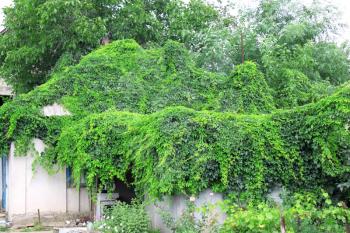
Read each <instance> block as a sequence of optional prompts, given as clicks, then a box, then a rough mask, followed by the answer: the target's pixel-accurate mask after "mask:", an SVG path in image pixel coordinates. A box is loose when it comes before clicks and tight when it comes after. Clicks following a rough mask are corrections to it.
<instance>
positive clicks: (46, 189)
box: [8, 139, 91, 220]
mask: <svg viewBox="0 0 350 233" xmlns="http://www.w3.org/2000/svg"><path fill="white" fill-rule="evenodd" d="M33 143H34V148H35V150H36V152H33V151H31V152H28V153H27V155H25V156H15V153H14V152H15V145H14V143H12V144H11V150H10V155H9V183H8V216H9V220H12V219H13V218H15V217H16V216H22V217H23V216H36V214H37V211H38V209H40V213H41V214H42V215H45V214H50V215H52V214H64V213H78V212H79V209H80V212H89V211H90V209H91V207H90V198H89V195H88V192H87V190H86V189H81V191H80V198H79V192H78V190H77V189H75V188H67V187H66V173H65V171H60V172H58V173H56V174H54V175H49V174H48V173H47V171H46V170H45V169H43V168H42V167H40V166H38V167H37V168H36V170H35V171H34V173H33V170H32V165H33V161H34V159H35V156H38V154H37V152H39V153H41V152H43V151H44V149H45V145H44V143H43V141H41V140H40V139H34V140H33ZM79 201H80V204H79ZM79 206H80V207H79Z"/></svg>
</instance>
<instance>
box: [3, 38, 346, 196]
mask: <svg viewBox="0 0 350 233" xmlns="http://www.w3.org/2000/svg"><path fill="white" fill-rule="evenodd" d="M349 95H350V86H349V84H346V85H344V86H343V87H342V88H341V89H340V90H339V91H338V92H336V93H335V94H333V95H331V96H329V97H326V98H324V99H322V100H320V101H318V102H317V103H314V104H309V105H305V106H303V107H298V108H294V109H291V110H275V104H274V100H273V98H272V94H271V91H270V89H269V87H268V85H267V84H266V81H265V79H264V77H263V75H262V73H261V72H260V71H259V70H258V69H257V67H256V65H255V64H254V63H252V62H246V63H244V64H242V65H240V66H237V67H236V68H235V70H234V71H233V72H232V75H231V76H228V77H225V76H221V75H218V74H215V73H209V72H206V71H203V70H202V69H199V68H197V67H196V66H195V65H194V62H192V59H191V57H190V55H189V54H188V52H187V51H186V50H185V49H184V47H183V46H182V45H181V44H179V43H176V42H172V41H170V42H168V43H167V44H166V45H165V46H164V47H163V48H159V49H150V50H144V49H142V48H141V47H140V46H139V45H138V44H137V43H136V42H134V41H132V40H123V41H116V42H114V43H111V44H109V45H107V46H103V47H101V48H100V49H98V50H96V51H94V52H93V53H91V54H89V55H87V56H85V57H84V58H83V59H82V60H81V62H80V63H79V64H78V65H76V66H72V67H65V68H60V69H58V70H57V72H56V73H54V74H53V77H52V78H51V79H50V80H49V81H48V82H47V83H45V84H44V85H42V86H40V87H38V88H36V89H35V90H33V91H32V92H29V93H28V94H25V95H20V96H18V97H16V98H15V99H14V100H13V101H11V102H8V103H6V104H5V105H4V106H3V107H1V108H0V129H1V130H0V145H1V152H2V153H8V150H9V145H10V143H11V142H12V141H14V142H15V143H16V153H17V154H25V152H26V151H27V150H28V148H30V146H31V143H30V142H31V140H32V138H40V139H42V140H44V142H45V143H46V145H47V146H48V147H47V149H46V151H45V153H44V155H42V156H41V158H40V161H39V162H40V163H41V164H42V165H44V166H45V167H46V168H48V169H50V168H52V167H53V166H52V165H53V164H59V165H60V166H61V167H64V166H70V167H72V169H73V176H74V177H75V178H76V179H77V180H79V178H80V175H81V174H82V173H83V172H84V173H85V174H86V175H87V183H88V186H89V187H90V189H91V190H93V189H94V188H95V187H96V186H95V183H96V181H98V183H99V187H98V188H102V187H105V186H107V187H108V186H109V185H111V184H113V182H114V180H115V179H116V178H118V179H120V180H123V181H126V180H127V179H126V176H127V174H128V173H131V174H132V177H133V182H132V185H134V187H135V188H136V190H137V191H138V193H139V194H140V195H143V194H145V193H148V194H149V195H150V196H152V197H159V196H162V195H165V194H174V193H187V194H194V193H198V192H200V191H201V190H203V189H205V188H208V187H211V188H213V189H214V190H216V191H220V192H226V193H229V192H235V193H238V194H239V195H240V197H242V198H249V199H252V198H253V199H257V198H261V197H263V196H264V194H266V193H267V192H268V190H269V189H270V188H271V187H273V186H274V185H275V184H281V185H283V186H284V187H286V188H287V189H289V190H296V189H315V188H319V187H323V188H324V187H326V186H329V185H333V187H335V186H336V184H337V182H345V181H346V179H347V174H348V173H349V170H350V169H349V168H350V166H349V164H348V157H349V155H348V151H349V147H350V144H349V143H350V134H349V124H350V119H349V116H350V114H349V111H350V108H349V106H350V98H349ZM55 102H56V103H59V104H62V105H63V106H65V108H67V110H69V111H70V112H71V113H72V115H70V116H64V117H45V116H44V115H43V113H42V110H41V109H42V108H43V107H44V106H46V105H49V104H53V103H55ZM93 191H97V190H93Z"/></svg>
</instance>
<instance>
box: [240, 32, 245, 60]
mask: <svg viewBox="0 0 350 233" xmlns="http://www.w3.org/2000/svg"><path fill="white" fill-rule="evenodd" d="M243 36H244V35H243V30H241V57H242V64H243V63H244V40H243Z"/></svg>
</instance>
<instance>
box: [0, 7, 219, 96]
mask: <svg viewBox="0 0 350 233" xmlns="http://www.w3.org/2000/svg"><path fill="white" fill-rule="evenodd" d="M13 3H14V7H8V8H6V9H5V24H4V26H5V27H6V33H5V34H4V35H1V36H0V72H1V74H2V77H4V78H5V79H6V80H7V82H8V83H9V84H11V85H12V86H13V88H14V89H15V90H16V92H17V93H23V92H28V91H29V90H32V89H33V88H34V87H36V86H37V85H40V84H42V83H44V82H45V81H47V80H48V78H49V77H50V73H51V72H52V70H56V69H57V66H60V64H61V63H64V64H67V63H68V64H73V63H76V62H77V61H79V59H80V57H81V56H82V55H84V54H87V53H88V52H91V51H92V50H93V49H94V48H96V47H97V46H98V45H99V44H100V40H101V39H102V38H105V37H108V39H135V40H136V41H137V42H138V43H139V44H142V45H144V46H146V45H147V44H161V45H162V44H164V42H165V41H166V40H168V39H174V40H177V41H180V42H183V43H185V44H187V45H190V44H191V43H192V41H193V39H192V38H193V35H194V34H196V33H197V32H199V31H201V30H202V29H204V28H207V27H208V25H209V23H210V22H211V21H213V20H215V19H217V17H218V13H217V12H216V11H215V10H214V9H213V8H212V7H210V6H208V5H207V4H205V3H204V2H203V1H202V0H191V1H189V4H185V3H183V2H182V1H178V0H132V1H129V0H128V1H125V0H102V1H101V0H84V1H79V0H45V1H42V0H25V1H24V0H14V1H13Z"/></svg>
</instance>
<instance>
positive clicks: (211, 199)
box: [147, 189, 226, 233]
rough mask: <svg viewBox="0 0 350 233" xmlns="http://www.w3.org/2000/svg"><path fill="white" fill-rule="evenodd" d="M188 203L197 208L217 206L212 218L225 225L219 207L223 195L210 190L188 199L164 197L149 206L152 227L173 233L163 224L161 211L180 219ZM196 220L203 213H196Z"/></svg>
mask: <svg viewBox="0 0 350 233" xmlns="http://www.w3.org/2000/svg"><path fill="white" fill-rule="evenodd" d="M188 201H193V202H194V204H195V206H196V207H198V208H200V207H203V206H205V205H215V206H217V207H216V208H214V209H213V210H212V213H211V216H215V219H216V221H217V222H218V223H223V222H224V220H225V219H226V215H225V214H224V213H223V211H222V210H221V209H220V207H219V205H220V203H222V201H223V195H222V194H220V193H214V192H212V191H211V190H210V189H207V190H205V191H203V192H201V193H200V194H199V195H198V196H197V197H191V198H190V197H186V196H184V195H176V196H172V197H164V198H163V200H162V201H157V202H156V203H155V204H150V205H148V206H147V212H148V214H149V215H150V217H151V222H152V226H153V228H155V229H159V230H160V231H161V232H162V233H171V231H170V230H169V229H168V228H167V227H166V226H165V224H164V223H163V222H162V218H161V216H160V212H161V210H166V211H168V212H170V213H171V215H172V217H173V218H175V219H178V218H179V217H180V216H181V215H182V214H183V212H184V210H185V209H186V207H187V203H188ZM194 217H195V219H197V220H198V219H200V218H201V213H200V212H196V213H195V215H194Z"/></svg>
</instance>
